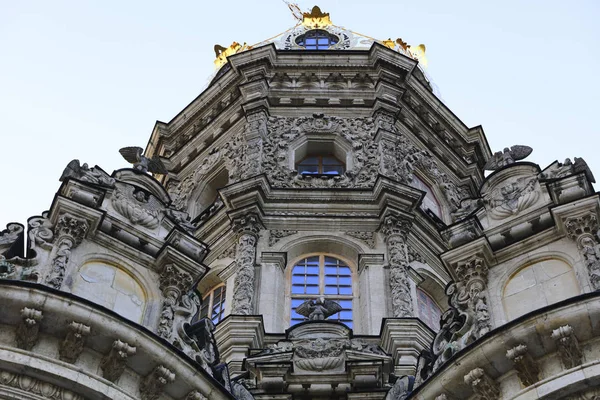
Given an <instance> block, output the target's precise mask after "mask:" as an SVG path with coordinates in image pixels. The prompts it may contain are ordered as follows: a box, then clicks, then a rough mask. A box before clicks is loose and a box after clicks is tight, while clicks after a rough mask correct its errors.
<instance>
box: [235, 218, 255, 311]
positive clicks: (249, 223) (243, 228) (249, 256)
mask: <svg viewBox="0 0 600 400" xmlns="http://www.w3.org/2000/svg"><path fill="white" fill-rule="evenodd" d="M232 226H233V229H234V231H235V232H236V233H237V235H238V239H237V246H236V255H235V258H236V260H235V262H236V264H237V268H236V275H235V280H234V286H233V304H232V307H231V313H232V314H234V315H250V314H252V308H253V307H252V300H253V298H254V275H255V271H254V267H255V265H254V261H255V259H256V242H257V240H258V232H259V231H260V229H261V228H262V223H261V222H260V219H259V218H258V216H257V215H256V214H253V213H250V214H248V215H244V216H242V217H239V218H236V219H235V220H233V221H232Z"/></svg>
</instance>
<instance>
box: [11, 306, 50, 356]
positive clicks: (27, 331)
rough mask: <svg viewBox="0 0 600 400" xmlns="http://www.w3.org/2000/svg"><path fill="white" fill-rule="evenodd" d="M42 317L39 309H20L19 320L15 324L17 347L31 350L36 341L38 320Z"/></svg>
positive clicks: (38, 327) (38, 331)
mask: <svg viewBox="0 0 600 400" xmlns="http://www.w3.org/2000/svg"><path fill="white" fill-rule="evenodd" d="M42 318H44V316H43V314H42V312H41V311H40V310H36V309H35V308H28V307H25V308H23V309H22V310H21V322H20V323H19V325H17V337H16V339H17V347H18V348H20V349H23V350H31V349H32V348H33V346H35V344H36V343H37V341H38V338H39V333H40V322H41V321H42Z"/></svg>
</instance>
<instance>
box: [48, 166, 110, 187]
mask: <svg viewBox="0 0 600 400" xmlns="http://www.w3.org/2000/svg"><path fill="white" fill-rule="evenodd" d="M67 178H74V179H77V180H79V181H83V182H89V183H94V184H96V185H102V186H106V187H113V186H115V179H114V178H111V177H110V176H109V175H108V174H107V173H106V172H104V171H102V170H101V169H100V168H90V167H88V165H87V164H86V163H83V165H80V164H79V160H72V161H71V162H70V163H69V164H67V166H66V167H65V170H64V171H63V173H62V175H61V176H60V179H59V181H61V182H63V181H64V180H65V179H67Z"/></svg>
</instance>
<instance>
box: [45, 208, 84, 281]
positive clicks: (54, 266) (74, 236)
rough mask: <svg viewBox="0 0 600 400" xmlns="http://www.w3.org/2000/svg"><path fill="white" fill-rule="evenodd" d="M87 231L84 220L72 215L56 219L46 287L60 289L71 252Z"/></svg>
mask: <svg viewBox="0 0 600 400" xmlns="http://www.w3.org/2000/svg"><path fill="white" fill-rule="evenodd" d="M88 229H89V225H88V223H87V222H86V221H85V220H82V219H79V218H76V217H74V216H72V215H69V214H63V215H61V216H60V217H59V218H58V222H57V223H56V226H55V227H54V237H55V238H56V243H55V253H54V258H53V259H52V263H51V269H50V272H49V273H48V275H47V276H46V284H47V285H49V286H51V287H53V288H55V289H60V287H61V286H62V283H63V280H64V278H65V271H66V269H67V266H68V264H69V259H70V258H71V250H72V249H73V248H75V247H77V246H78V245H79V243H81V241H82V240H83V238H84V237H85V235H86V234H87V231H88Z"/></svg>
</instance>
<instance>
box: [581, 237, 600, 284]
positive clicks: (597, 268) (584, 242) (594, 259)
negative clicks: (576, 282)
mask: <svg viewBox="0 0 600 400" xmlns="http://www.w3.org/2000/svg"><path fill="white" fill-rule="evenodd" d="M581 253H582V254H583V256H584V258H585V263H586V265H587V267H588V272H589V274H590V281H591V283H592V286H593V288H594V289H595V290H599V289H600V244H598V243H596V241H595V240H594V238H592V237H591V236H586V237H584V238H583V239H581Z"/></svg>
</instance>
